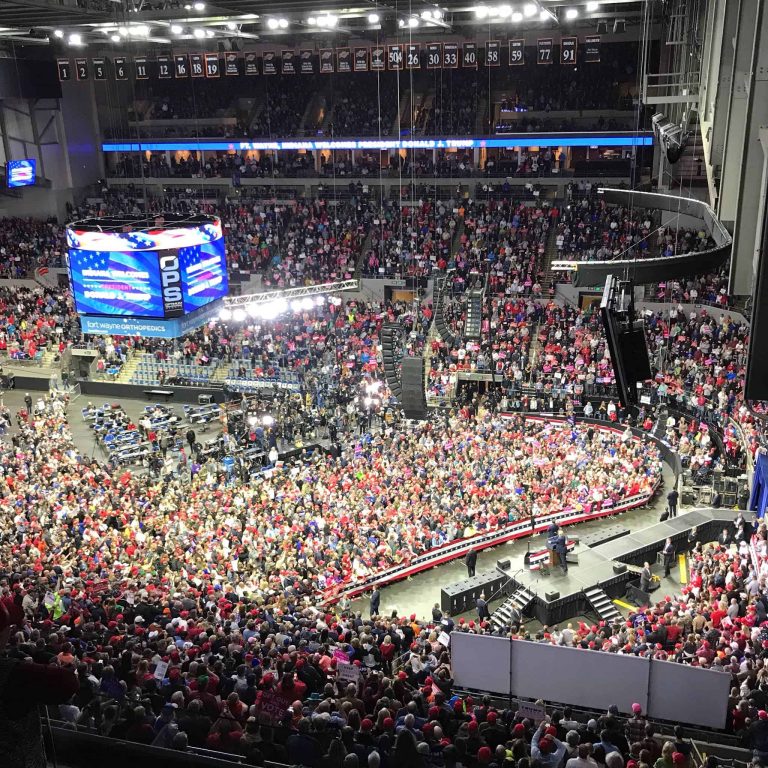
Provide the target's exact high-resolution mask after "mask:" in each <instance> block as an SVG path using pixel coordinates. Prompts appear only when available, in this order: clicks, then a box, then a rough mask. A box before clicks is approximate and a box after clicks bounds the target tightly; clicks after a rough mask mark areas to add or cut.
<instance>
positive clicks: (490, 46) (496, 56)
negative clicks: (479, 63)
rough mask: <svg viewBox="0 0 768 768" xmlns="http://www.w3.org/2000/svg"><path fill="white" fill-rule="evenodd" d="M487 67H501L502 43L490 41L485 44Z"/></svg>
mask: <svg viewBox="0 0 768 768" xmlns="http://www.w3.org/2000/svg"><path fill="white" fill-rule="evenodd" d="M485 66H486V67H500V66H501V43H500V42H499V41H498V40H489V41H488V42H487V43H486V44H485Z"/></svg>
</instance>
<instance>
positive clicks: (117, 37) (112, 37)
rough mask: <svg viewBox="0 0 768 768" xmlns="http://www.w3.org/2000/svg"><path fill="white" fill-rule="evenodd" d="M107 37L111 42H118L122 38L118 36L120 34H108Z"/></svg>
mask: <svg viewBox="0 0 768 768" xmlns="http://www.w3.org/2000/svg"><path fill="white" fill-rule="evenodd" d="M109 39H110V40H111V41H112V42H113V43H119V42H120V41H121V40H122V39H123V38H122V37H120V35H110V37H109Z"/></svg>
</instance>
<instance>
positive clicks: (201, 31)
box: [192, 27, 205, 40]
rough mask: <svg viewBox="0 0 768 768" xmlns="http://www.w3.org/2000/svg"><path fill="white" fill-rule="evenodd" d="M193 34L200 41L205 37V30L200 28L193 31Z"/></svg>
mask: <svg viewBox="0 0 768 768" xmlns="http://www.w3.org/2000/svg"><path fill="white" fill-rule="evenodd" d="M192 34H193V35H194V36H195V37H196V38H197V39H198V40H202V39H203V38H204V37H205V30H204V29H200V27H197V28H196V29H194V30H193V31H192Z"/></svg>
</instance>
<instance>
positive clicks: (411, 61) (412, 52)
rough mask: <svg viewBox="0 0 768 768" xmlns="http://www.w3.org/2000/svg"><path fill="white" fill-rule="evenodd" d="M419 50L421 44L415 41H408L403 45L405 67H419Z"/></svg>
mask: <svg viewBox="0 0 768 768" xmlns="http://www.w3.org/2000/svg"><path fill="white" fill-rule="evenodd" d="M420 50H421V46H420V45H418V44H417V43H409V44H408V45H406V46H405V68H406V69H421V60H420V59H419V51H420Z"/></svg>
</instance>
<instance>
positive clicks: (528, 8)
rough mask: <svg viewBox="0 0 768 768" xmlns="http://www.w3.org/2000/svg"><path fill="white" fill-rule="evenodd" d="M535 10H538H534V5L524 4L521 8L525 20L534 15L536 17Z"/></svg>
mask: <svg viewBox="0 0 768 768" xmlns="http://www.w3.org/2000/svg"><path fill="white" fill-rule="evenodd" d="M537 10H538V9H537V8H536V3H526V4H525V5H524V6H523V15H524V16H525V17H526V18H527V19H530V18H531V16H535V15H536V11H537Z"/></svg>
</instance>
